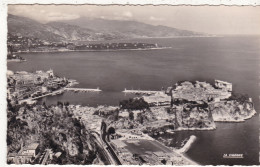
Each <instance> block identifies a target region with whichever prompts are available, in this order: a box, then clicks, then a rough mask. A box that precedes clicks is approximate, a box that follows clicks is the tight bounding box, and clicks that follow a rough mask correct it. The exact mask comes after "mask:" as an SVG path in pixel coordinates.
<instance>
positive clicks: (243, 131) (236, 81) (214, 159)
mask: <svg viewBox="0 0 260 167" xmlns="http://www.w3.org/2000/svg"><path fill="white" fill-rule="evenodd" d="M107 42H111V43H112V42H145V43H157V44H158V45H160V46H164V47H169V48H165V49H153V50H118V51H99V52H96V51H92V52H91V51H84V52H78V51H76V52H53V53H43V52H42V53H21V54H20V55H21V56H22V57H24V58H25V59H26V60H27V61H26V62H21V63H17V62H9V63H8V64H7V66H8V70H12V71H28V72H35V71H36V70H44V71H46V70H49V69H53V70H54V73H55V74H56V75H58V76H60V77H66V78H70V79H75V80H77V81H78V82H79V84H78V85H76V86H75V87H79V88H97V87H99V88H100V89H101V90H102V92H99V93H97V92H89V93H74V92H65V93H64V94H61V95H56V96H49V97H45V98H42V99H41V100H40V101H41V102H45V103H46V104H56V103H57V102H58V101H63V102H69V103H70V104H79V105H89V106H97V105H118V104H119V101H120V100H123V99H128V98H132V97H134V95H129V94H125V93H123V92H122V91H123V90H124V89H125V88H127V89H142V90H161V89H165V88H167V87H168V86H171V85H173V84H175V83H176V82H177V81H183V80H189V81H196V80H198V81H207V82H210V83H212V84H213V83H214V80H215V79H219V80H223V81H228V82H231V83H232V84H233V91H234V92H237V93H242V94H248V95H249V96H250V97H252V99H253V102H254V105H255V109H256V111H257V113H259V110H260V103H259V77H260V75H259V72H260V70H259V69H260V67H259V65H260V37H259V36H222V37H192V38H191V37H190V38H149V39H131V40H121V41H119V40H117V41H107ZM92 43H95V42H92ZM96 43H100V42H96ZM216 126H217V129H216V130H211V131H181V132H176V133H175V134H168V135H163V136H162V137H164V138H165V139H172V140H174V141H176V142H175V143H178V142H181V141H183V140H185V139H187V138H188V137H189V136H191V135H195V136H196V137H197V140H196V141H195V142H194V143H193V145H192V147H191V148H190V150H189V151H188V152H187V153H186V156H187V157H189V158H190V159H192V160H194V161H195V162H198V163H199V164H201V165H256V164H259V117H258V114H257V115H256V116H254V117H253V118H251V119H249V120H246V121H245V122H242V123H216ZM175 143H174V142H173V143H172V145H171V146H173V147H174V146H175ZM224 154H243V158H240V159H236V158H232V159H231V158H223V155H224Z"/></svg>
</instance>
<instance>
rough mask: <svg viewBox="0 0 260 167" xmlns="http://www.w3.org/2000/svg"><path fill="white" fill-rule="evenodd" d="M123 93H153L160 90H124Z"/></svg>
mask: <svg viewBox="0 0 260 167" xmlns="http://www.w3.org/2000/svg"><path fill="white" fill-rule="evenodd" d="M123 92H124V93H135V94H154V93H159V92H162V91H153V90H127V89H126V88H125V90H124V91H123Z"/></svg>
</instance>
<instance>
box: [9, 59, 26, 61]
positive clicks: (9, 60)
mask: <svg viewBox="0 0 260 167" xmlns="http://www.w3.org/2000/svg"><path fill="white" fill-rule="evenodd" d="M26 61H27V60H20V59H7V62H26Z"/></svg>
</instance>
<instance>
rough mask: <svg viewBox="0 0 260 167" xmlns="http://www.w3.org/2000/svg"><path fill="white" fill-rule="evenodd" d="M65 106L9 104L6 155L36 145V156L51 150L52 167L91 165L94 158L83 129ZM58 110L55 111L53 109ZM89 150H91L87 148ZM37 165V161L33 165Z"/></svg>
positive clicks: (92, 146)
mask: <svg viewBox="0 0 260 167" xmlns="http://www.w3.org/2000/svg"><path fill="white" fill-rule="evenodd" d="M67 105H68V103H62V102H58V105H52V106H46V104H45V106H44V105H36V104H35V105H27V104H23V105H20V106H19V108H17V107H14V106H12V105H11V104H9V109H11V110H8V131H7V132H8V134H7V146H8V149H9V151H10V152H18V151H19V150H20V148H21V145H28V144H29V143H31V142H38V143H39V144H40V145H39V147H40V152H44V151H45V149H48V148H50V149H52V150H53V152H54V153H57V152H60V153H61V155H60V156H59V157H54V159H53V160H52V161H51V163H54V164H92V163H93V161H94V159H95V158H96V157H95V156H94V155H93V152H95V151H96V147H95V145H93V143H91V142H90V141H89V140H90V136H91V135H90V134H89V133H88V130H87V128H86V127H85V126H84V125H83V124H82V123H81V122H80V121H79V120H78V119H76V118H74V117H73V114H72V111H70V110H69V109H68V107H67ZM57 106H58V108H57ZM90 146H91V147H90ZM35 162H36V163H37V162H38V161H37V160H36V161H35Z"/></svg>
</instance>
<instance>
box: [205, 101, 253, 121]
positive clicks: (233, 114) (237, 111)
mask: <svg viewBox="0 0 260 167" xmlns="http://www.w3.org/2000/svg"><path fill="white" fill-rule="evenodd" d="M209 108H210V110H211V112H212V115H213V119H214V121H221V122H242V121H245V120H246V119H249V118H251V117H252V116H253V115H255V114H256V111H255V109H254V106H253V103H252V102H249V101H245V102H243V103H239V102H238V101H235V100H231V101H220V102H216V103H212V104H210V105H209Z"/></svg>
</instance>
